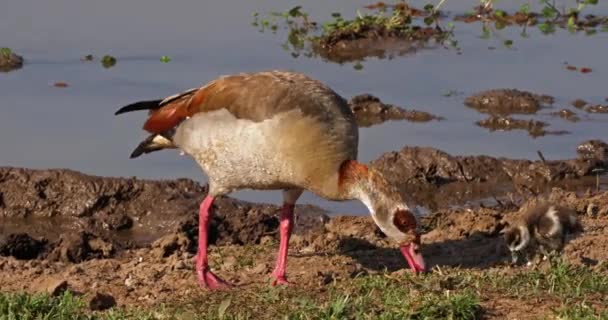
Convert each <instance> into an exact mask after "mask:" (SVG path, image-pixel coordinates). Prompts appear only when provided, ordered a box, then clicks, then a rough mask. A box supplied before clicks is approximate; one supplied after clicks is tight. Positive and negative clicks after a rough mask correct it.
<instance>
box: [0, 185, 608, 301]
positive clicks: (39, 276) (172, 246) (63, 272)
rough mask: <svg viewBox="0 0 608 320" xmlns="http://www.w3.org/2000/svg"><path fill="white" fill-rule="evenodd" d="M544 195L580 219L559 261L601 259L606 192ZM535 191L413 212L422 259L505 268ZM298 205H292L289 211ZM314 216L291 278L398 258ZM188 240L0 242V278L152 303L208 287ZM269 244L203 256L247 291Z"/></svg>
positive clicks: (360, 270) (259, 279) (377, 236)
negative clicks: (78, 254)
mask: <svg viewBox="0 0 608 320" xmlns="http://www.w3.org/2000/svg"><path fill="white" fill-rule="evenodd" d="M543 199H548V200H549V201H551V202H552V203H555V204H558V205H562V206H567V207H569V208H572V209H574V210H576V212H577V214H578V215H579V217H580V219H581V221H582V223H583V226H584V228H585V232H584V233H583V234H582V235H580V236H577V237H576V238H574V239H571V240H570V241H569V243H568V244H567V246H566V248H565V251H564V256H565V258H566V259H567V261H569V262H571V263H575V264H586V265H591V266H593V265H598V264H599V263H600V262H601V261H605V260H606V259H608V241H607V240H608V235H606V233H605V232H604V230H605V229H606V228H607V227H608V193H606V192H600V193H586V194H579V193H575V192H567V191H565V190H563V189H559V188H555V189H553V190H551V191H550V192H549V193H547V194H546V195H545V196H544V197H543ZM534 201H537V200H536V199H535V198H531V199H529V200H525V201H514V202H509V203H500V204H495V205H493V206H489V207H487V206H486V207H484V206H464V207H457V208H443V209H439V210H436V211H434V212H433V213H431V214H429V215H427V216H424V217H422V218H421V219H420V221H421V224H422V226H423V229H424V230H425V231H424V234H423V236H422V243H423V246H422V251H423V254H424V255H425V257H426V259H427V263H428V265H429V266H430V267H435V266H438V267H458V268H464V269H470V270H477V269H486V268H499V269H504V271H505V272H508V271H509V270H511V268H512V267H511V266H509V259H510V256H509V254H508V252H507V249H506V247H505V244H504V240H503V238H502V236H501V235H500V231H501V230H502V229H504V228H505V227H507V226H508V224H509V223H510V222H512V221H514V219H516V218H517V217H518V215H519V214H520V213H521V212H522V210H525V208H526V207H528V206H529V205H531V203H533V202H534ZM299 209H300V208H299ZM303 212H305V210H297V214H302V213H303ZM315 223H316V228H314V229H307V231H305V232H299V233H296V235H294V236H293V237H292V239H291V242H290V257H289V270H288V271H289V276H290V279H291V280H292V281H294V283H296V285H297V286H300V287H304V288H308V289H307V290H324V287H325V286H326V285H327V284H328V283H331V282H338V283H339V282H341V281H351V280H352V279H353V278H354V277H357V276H359V275H362V274H387V276H390V275H391V274H393V273H400V272H403V270H404V268H405V267H406V265H405V261H404V260H403V257H402V256H401V255H400V253H399V251H398V250H397V249H396V248H395V247H394V245H393V244H392V243H391V242H390V241H389V240H388V239H387V238H386V237H385V236H384V235H383V234H382V232H381V231H380V230H378V228H377V227H376V225H375V224H374V222H373V221H372V220H371V218H370V217H368V216H365V217H352V216H340V217H334V218H330V219H329V218H327V219H318V220H317V221H316V222H315ZM76 238H78V239H79V240H76V241H77V242H80V243H81V245H80V247H81V250H85V249H83V248H85V247H86V246H87V245H86V244H84V243H85V242H86V241H89V242H90V241H91V238H87V237H86V236H84V237H82V236H81V235H78V236H76ZM83 241H84V242H83ZM24 242H25V243H33V242H32V240H31V239H29V238H28V237H24V236H10V237H9V239H7V240H5V244H3V248H6V247H7V246H8V247H10V246H17V245H18V244H22V243H24ZM34 242H35V241H34ZM193 242H194V239H191V238H190V236H189V235H188V234H187V232H183V231H175V232H174V233H171V234H168V235H166V236H164V237H161V238H160V239H158V240H157V241H155V242H153V243H152V244H150V245H145V246H141V247H138V248H133V249H127V250H122V251H119V252H114V253H113V254H110V255H109V256H105V255H104V254H103V252H99V249H98V250H97V251H98V252H97V253H96V255H95V256H94V257H91V258H89V259H85V260H74V261H70V260H61V259H60V260H54V259H52V258H50V257H49V256H47V257H37V258H32V257H28V258H24V257H19V258H18V257H15V256H14V255H11V254H6V252H5V251H2V255H3V256H4V257H0V279H2V280H1V285H2V288H3V290H7V291H27V292H49V293H55V294H58V293H60V292H62V291H64V290H70V291H73V292H77V293H78V294H82V295H84V296H85V297H86V299H87V301H89V305H90V308H91V310H102V309H105V308H107V307H111V306H113V305H118V306H130V307H133V306H153V305H158V304H160V303H174V302H175V301H181V300H184V299H188V298H190V297H192V296H193V295H203V296H204V295H205V294H213V293H208V292H205V291H202V290H201V289H200V288H199V287H198V285H197V281H196V275H195V273H194V272H193V269H194V265H193V258H194V251H193V249H194V248H195V243H193ZM7 243H8V244H7ZM27 246H30V244H27ZM89 246H90V244H89ZM276 250H277V242H276V239H274V238H273V237H272V236H269V237H263V238H262V241H260V242H259V243H257V244H253V243H250V244H246V245H232V244H225V245H215V246H211V248H210V263H211V266H212V268H213V270H214V271H215V272H217V273H219V274H221V275H222V277H224V278H225V279H227V280H229V281H231V282H232V283H235V284H236V285H238V286H239V290H249V289H251V290H253V291H256V290H260V289H259V288H260V287H262V288H263V287H264V286H268V283H269V280H268V274H269V272H270V271H271V270H272V265H273V262H274V257H275V254H276ZM101 251H103V249H101Z"/></svg>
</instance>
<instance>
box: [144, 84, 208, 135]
mask: <svg viewBox="0 0 608 320" xmlns="http://www.w3.org/2000/svg"><path fill="white" fill-rule="evenodd" d="M214 89H215V82H213V83H211V84H209V85H207V86H205V87H202V88H200V89H198V90H196V91H189V92H187V93H185V94H184V95H182V96H180V97H178V98H176V99H175V100H173V101H170V102H168V103H167V104H166V105H164V106H162V107H161V108H160V109H157V110H154V111H151V112H150V116H149V117H148V120H147V121H146V123H145V124H144V130H146V131H148V132H150V133H162V132H165V131H167V130H170V129H172V128H173V127H175V126H176V125H178V124H179V123H180V122H182V121H183V120H185V119H186V118H187V117H191V116H192V115H194V114H195V113H197V112H200V111H203V108H202V106H203V102H204V101H205V99H206V97H207V96H208V95H209V94H210V93H211V92H212V91H213V90H214Z"/></svg>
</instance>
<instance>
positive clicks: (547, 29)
mask: <svg viewBox="0 0 608 320" xmlns="http://www.w3.org/2000/svg"><path fill="white" fill-rule="evenodd" d="M538 30H540V32H542V33H544V34H550V33H553V32H555V26H554V25H553V24H552V23H550V22H543V23H539V24H538Z"/></svg>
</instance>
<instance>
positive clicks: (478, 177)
mask: <svg viewBox="0 0 608 320" xmlns="http://www.w3.org/2000/svg"><path fill="white" fill-rule="evenodd" d="M601 143H602V142H593V143H591V142H584V143H582V144H581V146H579V149H580V150H590V151H589V152H585V153H584V155H583V153H581V152H583V151H579V157H577V158H576V159H568V160H546V159H544V157H542V153H539V160H517V159H507V158H495V157H490V156H452V155H450V154H448V153H446V152H443V151H441V150H437V149H434V148H425V147H405V148H403V149H401V150H400V151H393V152H388V153H385V154H384V155H382V156H381V157H380V158H378V159H376V160H374V161H372V162H371V165H372V166H373V167H374V168H376V169H378V170H380V171H381V172H382V173H384V175H385V176H386V177H387V179H388V180H389V182H390V183H393V184H394V185H396V186H397V187H398V188H399V189H400V190H401V192H402V194H403V195H404V196H405V197H406V198H407V199H408V200H410V201H412V202H414V203H417V204H421V205H424V206H427V207H428V208H431V209H437V208H441V207H445V206H449V205H460V204H464V203H467V202H469V201H473V200H478V199H484V198H493V197H504V196H508V195H510V194H511V193H515V194H517V195H520V196H530V195H538V194H542V193H544V192H547V191H549V190H550V189H551V188H552V187H554V186H559V187H563V188H565V189H568V190H585V189H586V188H595V187H596V179H595V174H596V172H598V171H597V170H604V169H605V168H606V166H608V162H607V161H606V160H607V159H606V157H605V154H604V153H602V151H601V150H604V149H602V147H601V145H600V144H601ZM591 144H593V145H599V146H600V147H597V148H595V147H591V146H590V145H591ZM579 149H577V150H579ZM591 150H592V151H591Z"/></svg>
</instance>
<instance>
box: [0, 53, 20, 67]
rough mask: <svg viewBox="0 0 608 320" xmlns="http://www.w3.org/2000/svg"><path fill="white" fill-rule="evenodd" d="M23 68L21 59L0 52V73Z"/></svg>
mask: <svg viewBox="0 0 608 320" xmlns="http://www.w3.org/2000/svg"><path fill="white" fill-rule="evenodd" d="M22 67H23V57H21V56H20V55H18V54H16V53H14V52H12V51H10V50H2V51H0V72H9V71H13V70H17V69H21V68H22Z"/></svg>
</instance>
